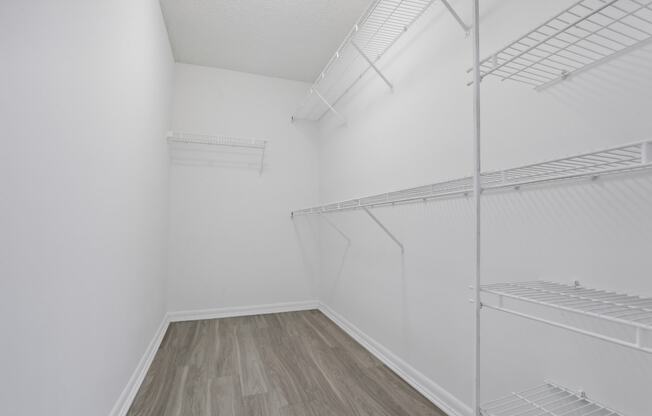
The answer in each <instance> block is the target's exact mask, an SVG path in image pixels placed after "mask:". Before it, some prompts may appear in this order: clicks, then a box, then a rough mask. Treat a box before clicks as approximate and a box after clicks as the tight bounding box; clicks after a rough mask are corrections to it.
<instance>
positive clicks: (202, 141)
mask: <svg viewBox="0 0 652 416" xmlns="http://www.w3.org/2000/svg"><path fill="white" fill-rule="evenodd" d="M167 141H168V144H170V145H181V146H186V145H198V146H221V147H226V148H237V149H243V150H242V151H241V153H242V152H246V154H247V155H248V158H249V159H250V158H251V157H254V158H255V161H256V162H255V163H245V164H246V165H247V166H250V165H251V166H252V167H257V169H258V174H259V175H262V173H263V168H264V166H265V152H266V150H267V141H266V140H262V139H243V138H237V137H230V136H211V135H206V134H196V133H183V132H175V131H170V132H168V135H167ZM221 163H224V162H221Z"/></svg>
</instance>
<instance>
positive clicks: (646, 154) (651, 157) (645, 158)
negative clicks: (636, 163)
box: [641, 142, 652, 165]
mask: <svg viewBox="0 0 652 416" xmlns="http://www.w3.org/2000/svg"><path fill="white" fill-rule="evenodd" d="M641 146H643V148H642V149H641V150H642V152H641V163H643V164H644V165H645V164H648V163H652V142H646V143H643V144H642V145H641Z"/></svg>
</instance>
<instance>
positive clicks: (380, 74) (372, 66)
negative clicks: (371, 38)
mask: <svg viewBox="0 0 652 416" xmlns="http://www.w3.org/2000/svg"><path fill="white" fill-rule="evenodd" d="M351 45H353V47H354V48H355V50H357V51H358V53H359V54H360V56H362V57H363V58H364V60H365V61H367V63H368V64H369V66H370V67H371V68H373V70H374V71H376V73H377V74H378V76H379V77H381V78H382V79H383V81H385V84H387V86H388V87H389V89H390V90H391V91H394V86H393V85H392V83H391V82H389V80H388V79H387V78H386V77H385V75H383V73H382V72H380V69H378V67H377V66H376V64H374V63H373V61H372V60H371V59H369V57H368V56H367V55H366V54H365V53H364V52H363V51H362V49H360V47H359V46H358V44H357V43H355V42H354V41H353V40H351Z"/></svg>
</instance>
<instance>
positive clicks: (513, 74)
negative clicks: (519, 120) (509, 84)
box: [480, 0, 652, 89]
mask: <svg viewBox="0 0 652 416" xmlns="http://www.w3.org/2000/svg"><path fill="white" fill-rule="evenodd" d="M651 40H652V0H581V1H578V2H577V3H575V4H574V5H573V6H571V7H569V8H568V9H566V10H564V11H563V12H561V13H560V14H558V15H557V16H555V17H553V18H552V19H550V20H548V21H547V22H545V23H544V24H542V25H541V26H539V27H537V28H536V29H534V30H533V31H531V32H529V33H527V34H526V35H524V36H522V37H520V38H519V39H518V40H516V41H515V42H513V43H511V44H510V45H508V46H507V47H505V48H503V49H501V50H500V51H498V52H496V53H494V54H492V55H491V56H489V57H488V58H486V59H484V60H482V61H481V63H480V72H481V77H482V78H484V77H486V76H495V77H498V78H500V79H501V80H503V81H505V80H512V81H517V82H521V83H524V84H528V85H532V86H534V87H535V88H537V89H543V88H546V87H549V86H551V85H553V84H555V83H557V82H559V81H562V80H564V79H567V78H568V77H570V76H573V75H576V74H578V73H580V72H582V71H585V70H588V69H590V68H593V67H595V66H597V65H599V64H601V63H603V62H605V61H606V60H609V59H612V58H615V57H617V56H620V55H622V54H625V53H627V52H629V51H631V50H633V49H635V48H637V47H640V46H642V45H644V44H646V43H648V42H650V41H651Z"/></svg>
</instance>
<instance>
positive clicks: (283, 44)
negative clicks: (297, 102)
mask: <svg viewBox="0 0 652 416" xmlns="http://www.w3.org/2000/svg"><path fill="white" fill-rule="evenodd" d="M368 5H369V0H161V8H162V10H163V15H164V16H165V21H166V24H167V28H168V34H169V37H170V43H171V44H172V50H173V51H174V56H175V59H176V60H177V61H178V62H185V63H190V64H196V65H205V66H214V67H218V68H226V69H232V70H235V71H243V72H251V73H255V74H262V75H267V76H273V77H280V78H287V79H293V80H300V81H309V82H312V81H314V80H315V78H317V76H318V75H319V71H320V70H321V69H322V67H323V66H324V65H325V64H326V62H327V61H328V59H329V58H330V57H331V55H332V54H333V53H334V52H335V50H336V49H337V47H338V46H339V44H340V42H341V41H342V40H343V39H344V36H346V34H347V33H348V31H349V30H350V29H351V27H352V26H353V25H354V24H355V22H356V20H357V19H358V17H359V16H360V15H361V14H362V12H363V11H364V10H365V9H366V8H367V7H368Z"/></svg>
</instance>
